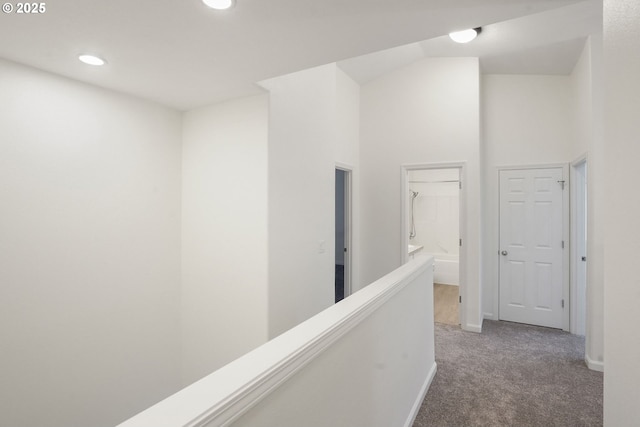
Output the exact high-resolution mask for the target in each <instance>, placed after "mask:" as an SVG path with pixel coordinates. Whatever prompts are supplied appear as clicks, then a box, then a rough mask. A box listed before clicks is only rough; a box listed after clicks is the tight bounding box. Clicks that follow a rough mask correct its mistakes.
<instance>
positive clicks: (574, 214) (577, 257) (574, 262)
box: [570, 153, 589, 335]
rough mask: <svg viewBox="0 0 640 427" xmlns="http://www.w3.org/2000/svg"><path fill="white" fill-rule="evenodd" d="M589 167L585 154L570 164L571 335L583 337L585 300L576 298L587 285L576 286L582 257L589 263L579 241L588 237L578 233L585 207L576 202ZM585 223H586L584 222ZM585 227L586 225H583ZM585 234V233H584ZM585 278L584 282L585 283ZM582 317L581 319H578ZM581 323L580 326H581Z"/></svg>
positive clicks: (581, 195)
mask: <svg viewBox="0 0 640 427" xmlns="http://www.w3.org/2000/svg"><path fill="white" fill-rule="evenodd" d="M583 166H584V167H585V170H584V178H580V177H579V176H578V169H579V168H581V167H583ZM588 174H589V166H588V161H587V154H586V153H585V154H583V155H582V156H580V157H578V158H577V159H576V160H574V161H573V162H571V304H570V307H571V333H572V334H577V333H580V334H581V335H585V333H586V299H585V300H584V301H583V303H580V304H579V302H580V299H579V297H578V295H579V291H580V288H581V287H582V288H583V289H584V291H585V292H586V286H587V283H583V284H580V287H579V284H578V268H579V267H580V264H582V262H584V261H582V256H586V257H587V262H589V254H588V253H587V251H588V249H587V248H588V246H587V245H585V247H584V248H582V251H581V250H580V247H579V240H580V239H583V240H586V239H587V238H588V237H587V236H586V235H583V233H581V232H579V230H578V224H579V220H578V218H579V215H581V216H583V220H584V219H586V215H587V212H586V206H584V207H580V206H579V204H578V202H579V200H580V198H586V197H587V189H586V186H587V185H588V184H587V182H588ZM583 210H584V211H583ZM585 222H586V221H585ZM584 225H585V226H586V223H585V224H584ZM584 234H586V231H585V232H584ZM587 281H588V280H587V278H586V277H585V282H587ZM579 316H580V317H582V319H580V318H579ZM581 323H582V324H581Z"/></svg>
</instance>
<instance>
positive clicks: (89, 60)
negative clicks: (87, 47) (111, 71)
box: [78, 54, 107, 66]
mask: <svg viewBox="0 0 640 427" xmlns="http://www.w3.org/2000/svg"><path fill="white" fill-rule="evenodd" d="M78 59H79V60H80V61H82V62H84V63H85V64H89V65H96V66H100V65H104V64H106V63H107V61H105V60H104V59H102V58H100V57H99V56H95V55H89V54H82V55H79V56H78Z"/></svg>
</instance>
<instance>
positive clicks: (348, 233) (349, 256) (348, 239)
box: [334, 162, 353, 298]
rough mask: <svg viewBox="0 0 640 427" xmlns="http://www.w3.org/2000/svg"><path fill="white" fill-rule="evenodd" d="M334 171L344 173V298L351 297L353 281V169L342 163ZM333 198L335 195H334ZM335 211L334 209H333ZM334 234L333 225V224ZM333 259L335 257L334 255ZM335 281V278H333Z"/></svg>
mask: <svg viewBox="0 0 640 427" xmlns="http://www.w3.org/2000/svg"><path fill="white" fill-rule="evenodd" d="M335 169H336V170H341V171H343V172H345V175H344V198H345V203H344V211H345V212H344V214H345V221H344V244H345V247H346V248H347V252H346V253H345V254H344V297H345V298H346V297H348V296H349V295H351V287H352V279H353V277H352V276H353V244H352V243H353V167H352V166H350V165H347V164H344V163H338V162H336V164H335ZM334 198H335V195H334ZM334 210H335V207H334ZM334 234H335V224H334ZM334 259H335V255H334ZM334 274H335V273H334ZM334 281H335V278H334Z"/></svg>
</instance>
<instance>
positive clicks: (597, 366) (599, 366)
mask: <svg viewBox="0 0 640 427" xmlns="http://www.w3.org/2000/svg"><path fill="white" fill-rule="evenodd" d="M584 361H585V362H586V364H587V368H589V369H591V370H592V371H597V372H604V362H600V361H598V360H593V359H592V358H590V357H589V356H588V355H586V354H585V355H584Z"/></svg>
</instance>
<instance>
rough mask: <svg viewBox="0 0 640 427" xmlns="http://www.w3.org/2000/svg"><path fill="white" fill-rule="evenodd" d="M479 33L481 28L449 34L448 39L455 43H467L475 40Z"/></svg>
mask: <svg viewBox="0 0 640 427" xmlns="http://www.w3.org/2000/svg"><path fill="white" fill-rule="evenodd" d="M481 31H482V28H481V27H478V28H470V29H468V30H463V31H455V32H453V33H449V37H450V38H451V40H453V41H454V42H456V43H469V42H470V41H471V40H473V39H475V38H476V37H477V36H478V34H480V32H481Z"/></svg>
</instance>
